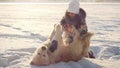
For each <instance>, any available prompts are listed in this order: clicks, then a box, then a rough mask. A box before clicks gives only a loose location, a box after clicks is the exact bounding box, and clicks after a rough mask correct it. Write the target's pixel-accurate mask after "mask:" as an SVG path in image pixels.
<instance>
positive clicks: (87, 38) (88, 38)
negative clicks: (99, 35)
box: [85, 32, 94, 40]
mask: <svg viewBox="0 0 120 68" xmlns="http://www.w3.org/2000/svg"><path fill="white" fill-rule="evenodd" d="M93 35H94V33H92V32H88V33H87V35H86V36H85V39H86V40H90V39H91V37H92V36H93Z"/></svg>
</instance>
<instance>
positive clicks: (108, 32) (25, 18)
mask: <svg viewBox="0 0 120 68" xmlns="http://www.w3.org/2000/svg"><path fill="white" fill-rule="evenodd" d="M80 7H82V8H84V9H85V10H86V12H87V25H88V29H89V32H94V33H95V35H94V36H93V37H92V40H91V46H90V49H91V50H92V51H93V52H94V54H95V56H96V59H87V58H85V59H82V60H79V62H73V61H70V62H68V63H65V62H60V63H57V64H52V65H50V66H45V67H43V66H42V67H37V66H30V65H29V60H30V57H31V56H32V54H33V52H34V50H35V49H36V47H37V46H39V45H40V44H41V43H42V42H43V41H45V40H47V38H48V36H49V35H50V33H51V31H52V29H53V24H55V23H59V22H60V19H61V18H62V16H63V15H64V13H65V10H66V9H67V4H0V68H119V65H120V4H81V5H80Z"/></svg>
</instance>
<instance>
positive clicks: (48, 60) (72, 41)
mask: <svg viewBox="0 0 120 68" xmlns="http://www.w3.org/2000/svg"><path fill="white" fill-rule="evenodd" d="M54 31H55V36H56V38H57V39H56V40H57V47H56V48H54V46H52V41H51V40H47V41H45V42H44V43H43V45H42V46H40V47H38V48H37V49H36V51H35V53H34V54H33V57H32V59H31V61H30V64H32V65H49V64H53V63H57V62H61V61H64V62H68V61H78V60H80V59H81V58H82V57H84V56H86V55H87V53H88V49H89V46H90V38H91V37H92V35H93V33H90V32H88V33H87V34H86V36H85V37H84V38H80V34H79V32H78V30H77V29H76V28H75V27H74V26H73V25H72V26H71V27H70V33H68V32H66V31H64V29H63V28H62V26H61V25H60V24H57V25H55V27H54ZM61 32H63V33H62V34H63V35H61ZM52 48H53V50H52Z"/></svg>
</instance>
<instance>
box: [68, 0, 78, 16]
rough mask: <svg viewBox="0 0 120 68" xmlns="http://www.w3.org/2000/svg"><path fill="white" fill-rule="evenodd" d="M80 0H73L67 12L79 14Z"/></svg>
mask: <svg viewBox="0 0 120 68" xmlns="http://www.w3.org/2000/svg"><path fill="white" fill-rule="evenodd" d="M79 8H80V7H79V0H72V1H71V2H70V3H69V6H68V9H67V12H71V13H75V14H79Z"/></svg>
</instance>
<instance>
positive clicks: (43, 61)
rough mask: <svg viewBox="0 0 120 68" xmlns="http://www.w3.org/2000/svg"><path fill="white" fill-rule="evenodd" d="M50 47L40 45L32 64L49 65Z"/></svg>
mask: <svg viewBox="0 0 120 68" xmlns="http://www.w3.org/2000/svg"><path fill="white" fill-rule="evenodd" d="M47 52H48V48H47V46H41V47H39V48H38V49H37V50H36V52H35V54H34V56H33V58H32V61H31V62H30V64H32V65H48V64H49V57H48V53H47Z"/></svg>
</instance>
